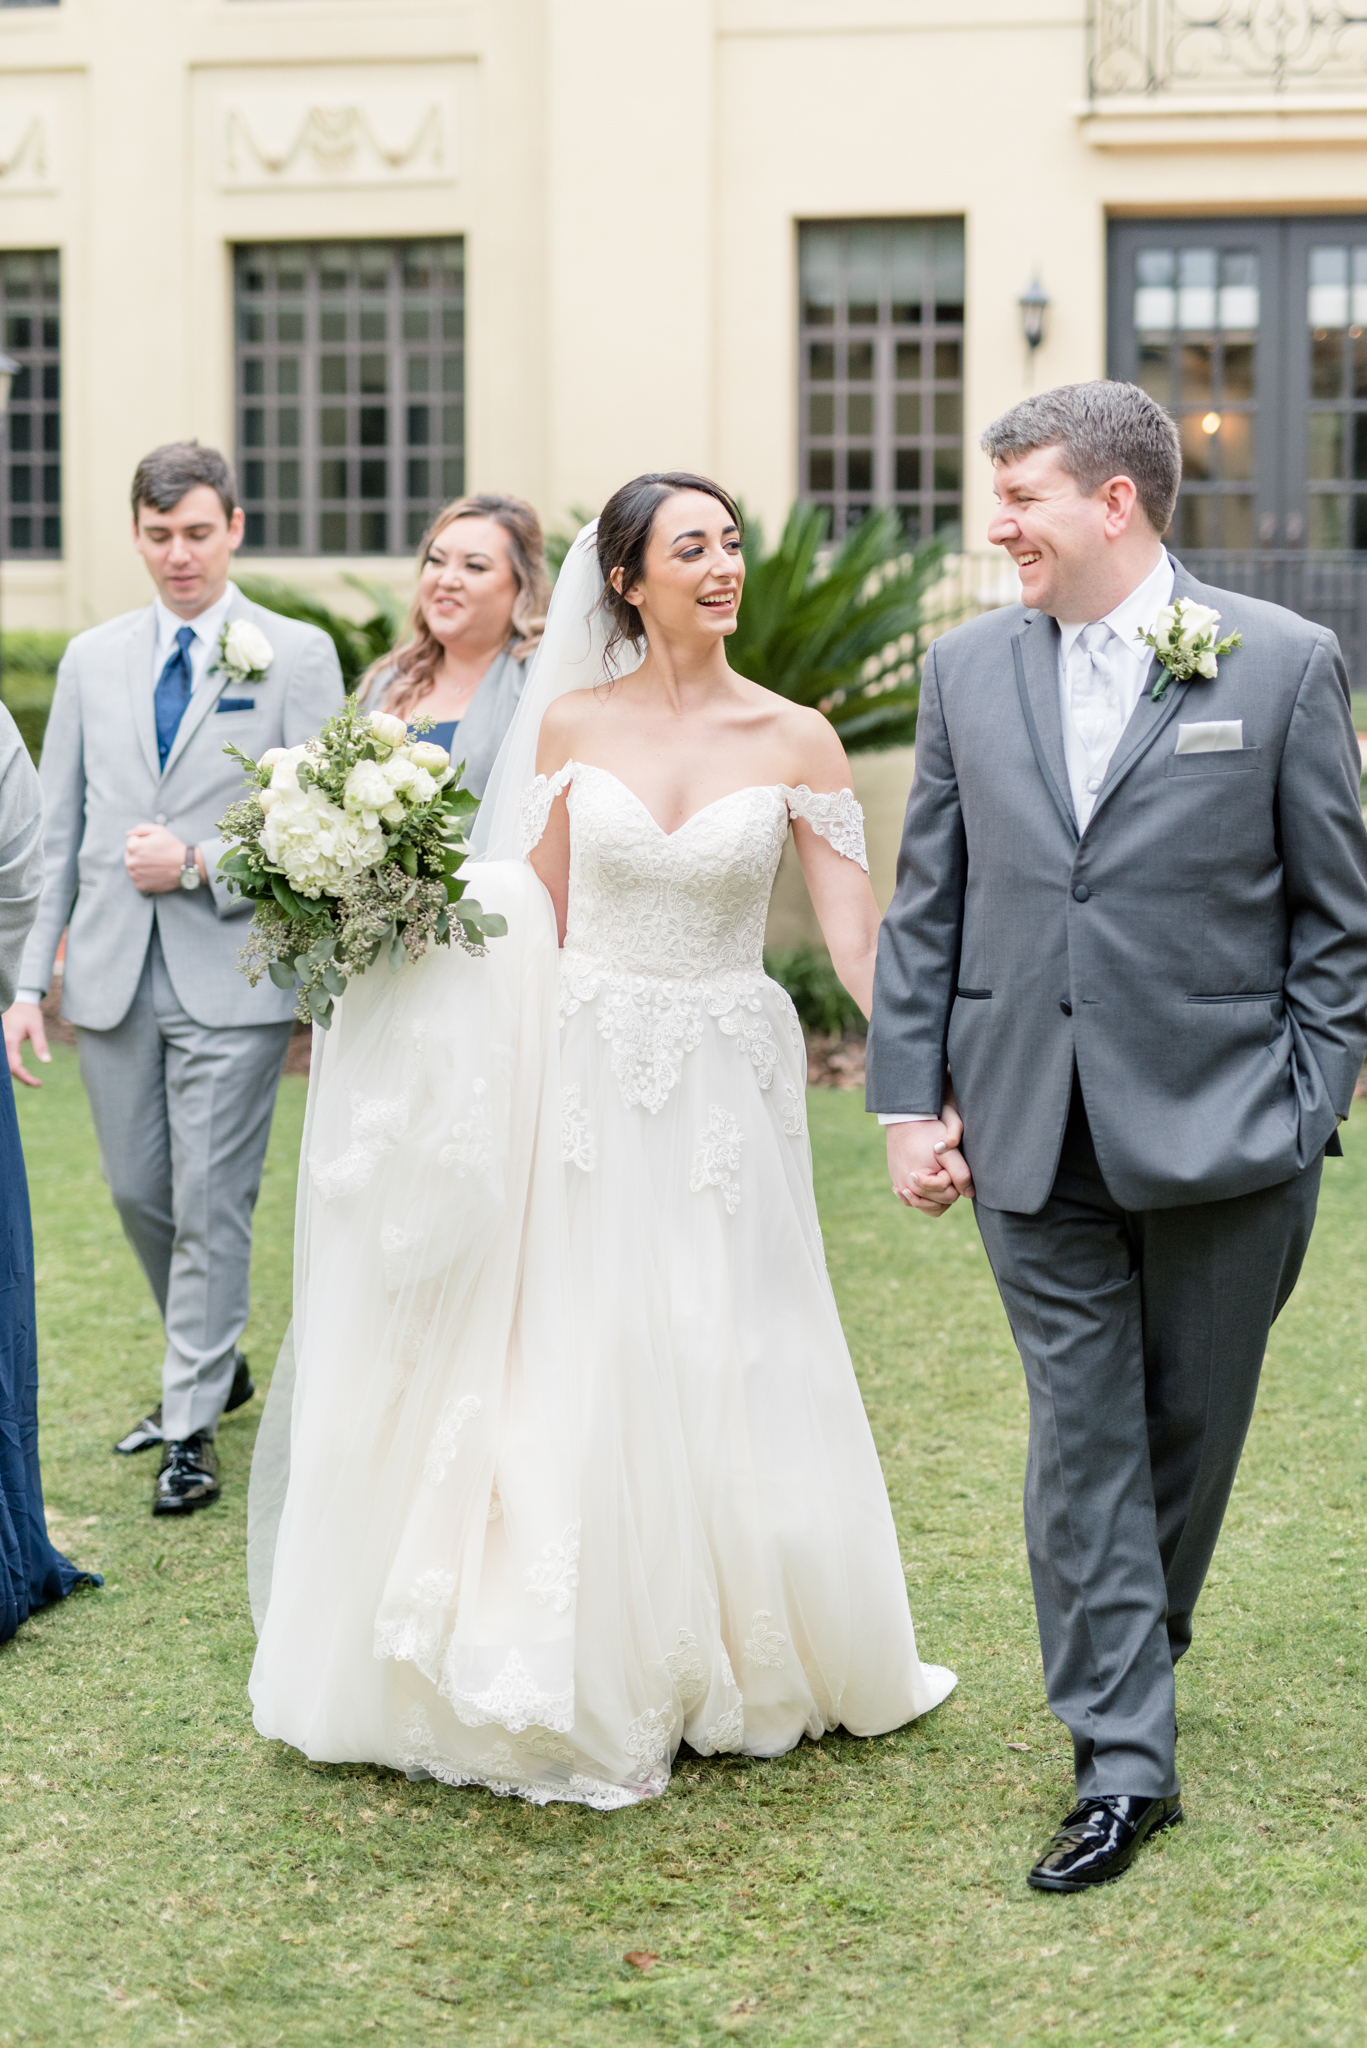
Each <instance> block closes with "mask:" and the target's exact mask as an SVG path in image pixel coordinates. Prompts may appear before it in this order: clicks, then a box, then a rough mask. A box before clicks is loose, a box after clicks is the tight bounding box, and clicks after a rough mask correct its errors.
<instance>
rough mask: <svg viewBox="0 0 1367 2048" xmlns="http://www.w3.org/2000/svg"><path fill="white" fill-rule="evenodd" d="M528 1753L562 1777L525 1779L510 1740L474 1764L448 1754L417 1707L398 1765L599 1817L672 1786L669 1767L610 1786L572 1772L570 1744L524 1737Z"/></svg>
mask: <svg viewBox="0 0 1367 2048" xmlns="http://www.w3.org/2000/svg"><path fill="white" fill-rule="evenodd" d="M521 1747H522V1748H523V1749H526V1750H528V1751H530V1752H531V1754H532V1756H533V1757H539V1758H544V1759H545V1761H546V1763H547V1765H548V1767H549V1771H557V1770H558V1771H560V1772H561V1773H563V1774H562V1775H557V1776H554V1777H552V1776H550V1775H549V1774H548V1775H547V1776H546V1777H544V1778H542V1777H535V1778H533V1777H523V1776H519V1766H518V1764H517V1761H516V1759H515V1758H514V1756H513V1752H512V1749H511V1748H510V1747H509V1745H508V1744H507V1743H506V1742H495V1743H493V1744H492V1745H491V1747H490V1748H489V1749H487V1750H486V1751H485V1752H484V1753H483V1754H482V1755H480V1756H476V1757H471V1758H470V1759H469V1760H468V1761H466V1760H464V1759H462V1760H460V1761H457V1760H456V1759H455V1758H454V1757H447V1756H443V1755H442V1754H441V1753H440V1752H439V1751H438V1749H437V1743H436V1738H435V1736H434V1735H433V1733H432V1725H431V1723H430V1722H429V1720H428V1718H427V1715H426V1714H425V1713H424V1711H423V1709H422V1708H421V1707H414V1708H413V1711H412V1712H411V1713H410V1714H409V1716H408V1718H407V1720H406V1721H405V1722H404V1724H403V1726H402V1727H401V1728H400V1730H399V1745H398V1754H397V1757H396V1762H397V1763H398V1766H399V1769H400V1770H403V1771H407V1772H408V1774H409V1776H410V1777H423V1776H426V1777H429V1778H435V1779H436V1780H437V1782H438V1783H439V1784H442V1785H454V1786H461V1785H479V1786H482V1787H483V1788H484V1790H485V1791H486V1792H492V1793H494V1794H495V1795H496V1797H498V1798H500V1799H508V1798H513V1799H525V1800H527V1801H528V1803H529V1804H530V1805H532V1806H549V1805H550V1804H551V1802H552V1801H553V1800H564V1801H568V1802H569V1803H570V1804H572V1805H577V1806H591V1807H593V1808H594V1809H595V1811H597V1812H599V1813H613V1812H615V1811H616V1810H617V1809H618V1808H619V1807H622V1806H635V1805H637V1804H639V1802H640V1801H641V1800H642V1799H657V1798H658V1797H659V1795H660V1794H661V1793H662V1792H663V1791H664V1789H665V1787H666V1785H667V1784H668V1783H669V1772H668V1770H667V1769H664V1768H657V1769H655V1770H652V1771H646V1772H643V1774H642V1776H641V1779H640V1781H639V1782H638V1783H637V1784H636V1785H610V1784H607V1783H605V1782H604V1780H603V1779H601V1778H591V1777H588V1776H586V1775H584V1774H583V1773H582V1772H578V1771H570V1770H569V1769H568V1766H569V1765H570V1764H571V1763H572V1762H573V1761H574V1753H573V1751H572V1750H570V1749H568V1748H567V1747H566V1746H565V1745H562V1744H560V1743H556V1742H552V1741H549V1740H546V1739H544V1738H542V1737H540V1736H539V1735H538V1734H535V1733H534V1734H533V1735H532V1736H531V1737H529V1738H526V1739H524V1741H523V1742H522V1744H521Z"/></svg>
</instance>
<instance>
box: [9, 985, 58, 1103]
mask: <svg viewBox="0 0 1367 2048" xmlns="http://www.w3.org/2000/svg"><path fill="white" fill-rule="evenodd" d="M25 1039H29V1040H31V1041H32V1045H33V1050H34V1052H35V1053H36V1054H37V1056H38V1058H39V1059H40V1060H41V1061H42V1062H43V1065H44V1066H48V1065H50V1064H51V1060H52V1054H51V1053H50V1052H49V1051H48V1049H47V1031H46V1028H45V1027H44V1024H43V1013H42V1011H41V1010H40V1009H39V1007H38V1005H37V1003H11V1005H10V1007H9V1009H7V1010H6V1012H5V1052H6V1055H7V1057H8V1059H9V1070H10V1072H11V1074H12V1075H13V1076H14V1078H15V1080H16V1081H22V1082H23V1084H24V1086H25V1087H26V1088H41V1087H42V1085H43V1084H42V1082H41V1081H40V1080H39V1079H38V1076H37V1075H36V1074H31V1073H30V1072H29V1070H28V1068H27V1067H26V1066H25V1065H24V1040H25Z"/></svg>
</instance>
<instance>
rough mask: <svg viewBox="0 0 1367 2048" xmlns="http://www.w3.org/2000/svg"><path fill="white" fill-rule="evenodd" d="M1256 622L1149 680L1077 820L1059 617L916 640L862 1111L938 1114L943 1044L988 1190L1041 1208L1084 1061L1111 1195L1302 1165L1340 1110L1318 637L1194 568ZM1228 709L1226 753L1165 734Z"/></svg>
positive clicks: (1347, 790) (1365, 1001) (1188, 1199)
mask: <svg viewBox="0 0 1367 2048" xmlns="http://www.w3.org/2000/svg"><path fill="white" fill-rule="evenodd" d="M1174 595H1175V596H1177V597H1187V598H1192V599H1194V600H1196V601H1197V602H1198V603H1201V604H1209V605H1213V606H1214V607H1215V608H1216V609H1217V610H1218V611H1219V613H1220V617H1221V623H1220V629H1219V630H1220V633H1221V635H1222V636H1223V635H1224V634H1226V633H1230V632H1232V631H1235V630H1238V631H1239V632H1241V633H1242V635H1243V646H1242V647H1241V648H1240V649H1238V650H1236V651H1234V652H1232V653H1230V654H1227V655H1225V656H1223V657H1222V658H1221V661H1220V665H1219V674H1218V676H1217V678H1216V679H1215V680H1214V681H1213V682H1204V681H1194V682H1190V683H1183V684H1173V685H1171V686H1170V687H1169V689H1168V692H1167V694H1166V696H1165V697H1164V699H1163V701H1162V702H1161V703H1159V704H1155V703H1154V702H1153V701H1152V698H1151V697H1150V695H1149V691H1150V688H1151V687H1152V681H1153V676H1154V674H1155V673H1156V671H1154V670H1152V669H1151V670H1150V676H1149V680H1148V681H1147V682H1146V683H1145V686H1144V694H1143V695H1142V696H1141V698H1140V700H1139V704H1138V707H1137V708H1136V710H1135V713H1134V716H1133V717H1132V718H1131V720H1130V722H1129V724H1128V726H1127V727H1126V729H1125V732H1124V734H1123V735H1122V737H1121V739H1120V743H1119V745H1118V746H1117V747H1116V750H1115V753H1114V755H1113V757H1112V759H1111V763H1110V766H1109V768H1108V770H1107V772H1106V777H1105V780H1104V781H1103V783H1102V786H1101V791H1100V793H1099V795H1098V797H1097V803H1096V808H1095V810H1094V811H1093V813H1092V816H1091V820H1090V822H1089V823H1088V826H1087V829H1086V831H1085V832H1084V833H1082V834H1081V836H1079V834H1078V829H1077V824H1076V820H1075V817H1074V813H1073V807H1072V801H1071V798H1070V795H1069V788H1068V775H1067V770H1066V768H1065V765H1064V755H1063V728H1062V717H1061V713H1060V709H1059V678H1058V651H1059V634H1058V628H1057V626H1056V625H1055V623H1054V621H1053V620H1052V619H1051V618H1049V617H1047V616H1046V615H1045V614H1043V613H1040V612H1034V611H1027V610H1025V609H1023V608H1022V607H1021V606H1012V607H1010V608H1009V609H1006V610H1002V611H998V612H992V613H989V614H987V615H986V616H985V617H983V618H980V619H975V620H973V621H972V623H971V624H969V625H965V626H960V627H958V628H957V629H956V630H955V631H954V632H952V633H948V634H946V635H945V636H944V638H943V639H941V640H937V641H936V642H935V644H934V645H933V646H932V648H931V650H930V653H929V655H928V656H927V658H926V665H925V675H924V679H923V682H922V686H921V708H920V715H919V720H918V725H917V734H916V774H915V779H914V781H913V784H912V790H911V798H910V801H909V803H908V806H907V816H906V825H905V828H904V831H903V838H902V849H901V856H900V859H899V863H898V881H897V892H896V895H895V896H894V898H893V902H892V904H891V906H890V908H889V910H888V914H887V917H886V919H885V920H884V923H883V929H882V932H881V934H880V938H879V947H878V972H877V978H876V982H875V987H874V1002H873V1016H872V1018H871V1020H870V1030H869V1048H868V1092H867V1100H868V1106H869V1108H870V1109H871V1110H884V1111H926V1112H930V1113H932V1114H933V1113H934V1112H936V1111H937V1110H938V1109H939V1107H940V1099H941V1090H942V1087H943V1084H944V1077H945V1071H946V1067H947V1066H948V1067H949V1068H950V1069H952V1071H953V1077H954V1091H955V1094H956V1096H957V1099H958V1103H959V1107H960V1109H961V1111H962V1112H963V1118H964V1128H965V1139H964V1149H965V1153H966V1155H967V1157H968V1159H969V1161H970V1164H971V1166H972V1169H973V1178H974V1182H975V1185H976V1188H977V1192H978V1197H979V1199H980V1200H981V1201H984V1202H986V1203H988V1204H989V1206H990V1207H992V1208H995V1209H1012V1210H1017V1211H1021V1212H1023V1213H1026V1214H1033V1213H1034V1212H1035V1211H1037V1210H1038V1209H1040V1208H1041V1207H1042V1206H1043V1204H1044V1202H1045V1201H1046V1199H1047V1198H1048V1195H1049V1190H1050V1188H1051V1186H1052V1184H1053V1179H1054V1173H1055V1169H1056V1166H1057V1163H1058V1157H1059V1150H1060V1147H1061V1144H1062V1139H1063V1129H1064V1124H1065V1122H1066V1119H1067V1115H1068V1104H1069V1098H1070V1093H1071V1088H1072V1077H1073V1071H1074V1064H1075V1063H1076V1069H1077V1073H1078V1076H1079V1078H1080V1080H1081V1084H1082V1092H1083V1097H1084V1099H1085V1101H1086V1105H1087V1115H1088V1120H1089V1122H1090V1125H1091V1130H1092V1137H1093V1140H1094V1143H1095V1146H1096V1152H1097V1158H1098V1161H1099V1163H1100V1166H1101V1170H1102V1173H1103V1175H1104V1176H1105V1180H1106V1184H1107V1186H1108V1187H1109V1188H1110V1190H1111V1193H1112V1194H1113V1195H1114V1197H1115V1199H1116V1200H1117V1201H1118V1202H1120V1203H1121V1204H1122V1205H1123V1206H1124V1207H1126V1208H1130V1209H1163V1208H1175V1207H1180V1206H1182V1205H1183V1204H1187V1203H1193V1202H1203V1201H1212V1200H1218V1199H1223V1198H1225V1197H1229V1196H1234V1195H1242V1194H1247V1193H1251V1192H1252V1191H1253V1190H1254V1189H1257V1188H1263V1187H1271V1186H1274V1185H1275V1184H1276V1183H1277V1182H1279V1181H1284V1180H1289V1179H1290V1178H1291V1177H1292V1176H1293V1175H1294V1174H1296V1173H1297V1172H1299V1171H1300V1170H1301V1169H1302V1168H1304V1167H1305V1166H1307V1165H1308V1164H1309V1163H1310V1162H1311V1160H1313V1159H1314V1158H1315V1157H1316V1155H1317V1154H1318V1153H1319V1152H1320V1151H1322V1150H1323V1149H1324V1147H1325V1145H1326V1143H1328V1144H1329V1146H1330V1149H1331V1150H1334V1149H1337V1139H1336V1136H1335V1133H1336V1129H1337V1118H1338V1117H1339V1116H1346V1115H1347V1113H1348V1108H1349V1104H1350V1103H1351V1101H1352V1096H1353V1087H1354V1083H1355V1082H1356V1080H1357V1076H1358V1072H1359V1069H1360V1068H1361V1065H1362V1058H1363V1049H1364V1045H1367V831H1364V829H1363V822H1362V811H1361V806H1360V801H1359V790H1358V783H1359V775H1360V763H1359V756H1358V746H1357V741H1356V739H1355V737H1354V734H1353V725H1352V719H1351V717H1350V714H1349V694H1348V678H1347V675H1346V672H1345V670H1344V666H1343V660H1342V657H1341V655H1340V653H1339V648H1338V642H1337V641H1336V640H1335V638H1334V636H1333V634H1332V633H1330V632H1327V631H1326V630H1325V629H1324V628H1322V627H1319V626H1315V625H1311V624H1310V623H1309V622H1308V621H1306V620H1305V619H1302V618H1298V617H1297V616H1296V615H1295V614H1294V613H1292V612H1287V611H1283V610H1281V609H1280V607H1278V606H1276V605H1270V604H1263V603H1260V602H1259V601H1258V600H1257V599H1254V598H1249V597H1242V596H1239V595H1236V594H1235V593H1234V592H1232V591H1227V590H1213V589H1208V588H1207V587H1205V586H1204V585H1202V584H1200V583H1197V582H1196V581H1195V579H1194V578H1193V577H1191V576H1189V575H1188V574H1187V572H1186V571H1185V569H1183V568H1182V567H1181V565H1180V564H1178V565H1177V567H1176V586H1175V591H1174ZM1236 718H1237V719H1242V721H1243V747H1242V749H1241V750H1240V751H1237V752H1224V753H1186V754H1178V753H1177V752H1176V746H1177V739H1178V729H1179V727H1180V726H1181V724H1182V723H1183V722H1184V721H1206V720H1213V719H1236Z"/></svg>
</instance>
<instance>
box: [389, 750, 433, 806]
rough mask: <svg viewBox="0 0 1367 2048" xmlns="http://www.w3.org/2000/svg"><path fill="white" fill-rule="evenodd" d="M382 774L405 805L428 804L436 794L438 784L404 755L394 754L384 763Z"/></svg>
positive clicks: (423, 769) (424, 770)
mask: <svg viewBox="0 0 1367 2048" xmlns="http://www.w3.org/2000/svg"><path fill="white" fill-rule="evenodd" d="M384 772H385V774H386V775H387V776H388V777H389V780H390V782H391V784H392V785H393V787H394V789H395V790H396V791H397V792H398V794H399V795H401V796H402V797H403V799H404V802H405V803H407V804H430V803H431V801H432V799H433V797H434V796H435V795H436V793H437V789H438V784H437V783H435V782H434V781H433V780H432V777H431V776H430V775H429V774H428V773H427V770H426V769H425V768H419V766H418V764H417V762H416V761H413V760H410V759H409V758H408V757H407V755H406V754H396V755H395V756H394V758H393V759H392V760H390V761H386V762H385V764H384Z"/></svg>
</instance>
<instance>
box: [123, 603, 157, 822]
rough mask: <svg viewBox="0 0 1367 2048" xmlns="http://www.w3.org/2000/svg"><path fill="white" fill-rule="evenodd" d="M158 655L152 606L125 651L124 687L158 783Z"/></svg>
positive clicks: (140, 741) (136, 729)
mask: <svg viewBox="0 0 1367 2048" xmlns="http://www.w3.org/2000/svg"><path fill="white" fill-rule="evenodd" d="M156 651H157V619H156V613H155V612H154V611H153V609H152V607H151V605H149V606H148V607H147V610H146V611H145V612H143V613H142V615H141V616H140V618H139V619H138V622H137V624H136V625H135V626H134V628H133V630H132V632H131V633H130V634H129V636H128V644H127V647H126V648H125V650H124V687H125V688H126V689H127V691H128V709H129V714H130V716H131V718H132V720H133V730H134V732H135V733H136V734H137V736H138V745H139V746H140V747H141V748H142V754H143V759H144V760H145V761H146V763H147V765H148V767H149V768H150V769H151V771H152V779H153V781H154V782H155V781H156V780H157V779H158V778H159V777H160V775H161V762H160V761H159V760H158V758H157V712H156V705H155V703H154V701H153V700H154V695H155V691H156V686H157V685H156V678H155V676H154V675H153V674H152V662H153V659H154V657H155V655H156Z"/></svg>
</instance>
